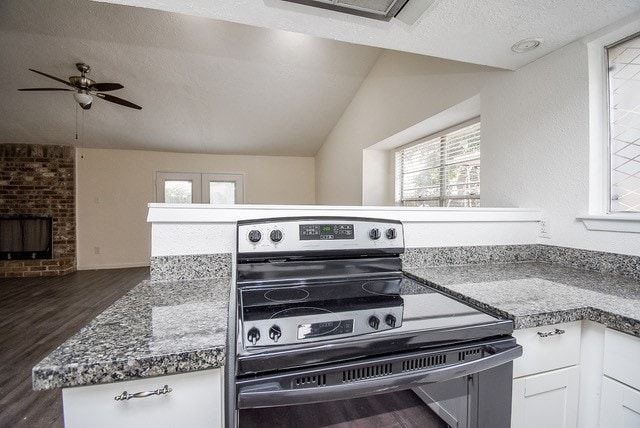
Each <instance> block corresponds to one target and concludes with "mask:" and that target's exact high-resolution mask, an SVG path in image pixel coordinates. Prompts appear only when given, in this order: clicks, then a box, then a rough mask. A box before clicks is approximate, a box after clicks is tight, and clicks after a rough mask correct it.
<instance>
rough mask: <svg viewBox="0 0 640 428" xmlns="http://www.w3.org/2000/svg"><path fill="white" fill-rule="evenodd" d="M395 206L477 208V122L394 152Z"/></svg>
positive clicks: (478, 135) (478, 150)
mask: <svg viewBox="0 0 640 428" xmlns="http://www.w3.org/2000/svg"><path fill="white" fill-rule="evenodd" d="M396 204H397V205H402V206H411V207H477V206H480V122H476V123H473V124H471V125H468V126H465V127H463V128H461V129H457V130H453V131H450V132H447V131H444V133H442V134H441V135H438V136H436V137H427V139H424V140H418V141H417V142H414V143H411V144H410V145H407V146H404V147H402V148H400V149H399V150H398V151H396Z"/></svg>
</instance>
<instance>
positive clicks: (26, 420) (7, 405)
mask: <svg viewBox="0 0 640 428" xmlns="http://www.w3.org/2000/svg"><path fill="white" fill-rule="evenodd" d="M148 277H149V268H131V269H109V270H96V271H80V272H75V273H72V274H70V275H66V276H62V277H47V278H9V279H0V427H3V428H4V427H29V428H31V427H47V428H50V427H52V428H55V427H62V426H63V422H62V400H61V393H60V390H55V391H33V390H32V388H31V368H32V367H33V366H34V365H36V364H37V363H38V362H39V361H40V360H41V359H42V358H44V357H45V356H46V355H47V354H49V353H50V352H51V351H52V350H54V349H55V348H56V347H58V346H59V345H60V344H61V343H62V342H64V341H65V340H66V339H67V338H68V337H70V336H71V335H73V334H74V333H75V332H77V331H78V330H80V328H81V327H83V326H84V325H86V324H87V323H88V322H89V321H90V320H92V319H93V318H95V316H96V315H98V314H99V313H100V312H102V311H103V310H105V309H106V308H107V307H108V306H109V305H110V304H111V303H113V302H114V301H116V300H117V299H118V298H119V297H121V296H122V295H124V294H125V293H126V292H127V291H129V290H130V289H132V288H133V287H134V286H135V285H136V284H138V283H139V282H140V281H142V280H143V279H146V278H148Z"/></svg>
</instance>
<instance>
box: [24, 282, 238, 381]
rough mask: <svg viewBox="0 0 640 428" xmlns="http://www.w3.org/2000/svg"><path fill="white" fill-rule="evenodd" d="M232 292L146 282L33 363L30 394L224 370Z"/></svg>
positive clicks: (211, 285) (206, 285)
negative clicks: (230, 295) (184, 373)
mask: <svg viewBox="0 0 640 428" xmlns="http://www.w3.org/2000/svg"><path fill="white" fill-rule="evenodd" d="M230 289H231V279H230V278H214V279H206V280H189V281H173V282H169V281H168V282H153V283H152V282H150V281H143V282H142V283H140V284H139V285H137V286H136V287H135V288H134V289H133V290H131V291H130V292H129V293H127V294H126V295H124V296H123V297H122V298H121V299H119V300H118V301H117V302H115V303H114V304H113V305H112V306H110V307H109V308H108V309H107V310H106V311H104V312H103V313H101V314H100V315H98V317H96V318H95V319H94V320H93V321H91V322H90V323H89V324H88V325H86V326H85V327H83V328H82V329H81V330H80V331H79V332H78V333H76V334H75V335H74V336H72V337H71V338H69V339H68V340H67V341H66V342H64V343H63V344H62V345H60V346H59V347H58V348H57V349H56V350H54V351H53V352H52V353H51V354H49V355H48V356H47V357H46V358H45V359H43V360H42V361H41V362H40V363H38V365H36V366H35V367H34V368H33V388H34V389H36V390H42V389H52V388H61V387H70V386H79V385H92V384H99V383H108V382H114V381H120V380H129V379H138V378H143V377H152V376H159V375H167V374H174V373H183V372H190V371H195V370H202V369H208V368H215V367H220V366H223V365H224V364H225V358H226V354H225V352H226V343H227V324H228V306H229V291H230Z"/></svg>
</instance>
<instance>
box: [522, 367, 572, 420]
mask: <svg viewBox="0 0 640 428" xmlns="http://www.w3.org/2000/svg"><path fill="white" fill-rule="evenodd" d="M579 378H580V371H579V369H578V366H573V367H568V368H565V369H560V370H554V371H551V372H547V373H542V374H537V375H532V376H527V377H523V378H519V379H515V380H514V381H513V402H512V406H513V407H512V413H511V426H512V428H540V427H544V428H570V427H576V425H577V417H578V387H579Z"/></svg>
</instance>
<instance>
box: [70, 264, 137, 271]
mask: <svg viewBox="0 0 640 428" xmlns="http://www.w3.org/2000/svg"><path fill="white" fill-rule="evenodd" d="M134 267H149V263H117V264H112V265H84V266H80V265H78V267H77V269H78V270H96V269H123V268H134Z"/></svg>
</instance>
